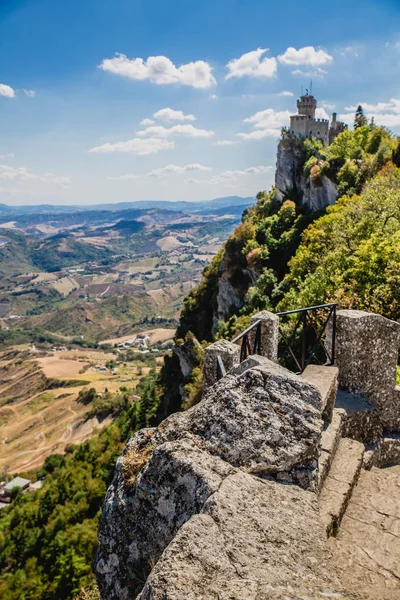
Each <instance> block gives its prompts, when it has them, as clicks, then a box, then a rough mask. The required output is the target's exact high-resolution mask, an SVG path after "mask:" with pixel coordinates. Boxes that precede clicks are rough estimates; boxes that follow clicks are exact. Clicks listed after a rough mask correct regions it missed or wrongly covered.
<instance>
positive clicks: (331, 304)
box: [274, 302, 337, 317]
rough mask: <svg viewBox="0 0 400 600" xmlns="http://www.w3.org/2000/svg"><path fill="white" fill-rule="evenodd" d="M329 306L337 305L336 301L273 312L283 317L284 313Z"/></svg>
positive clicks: (290, 313)
mask: <svg viewBox="0 0 400 600" xmlns="http://www.w3.org/2000/svg"><path fill="white" fill-rule="evenodd" d="M331 306H337V302H329V303H328V304H317V305H316V306H306V307H304V308H295V309H294V310H285V311H283V312H278V313H274V314H275V315H276V316H277V317H283V316H285V315H293V314H295V313H301V312H306V311H309V310H317V309H318V308H330V307H331Z"/></svg>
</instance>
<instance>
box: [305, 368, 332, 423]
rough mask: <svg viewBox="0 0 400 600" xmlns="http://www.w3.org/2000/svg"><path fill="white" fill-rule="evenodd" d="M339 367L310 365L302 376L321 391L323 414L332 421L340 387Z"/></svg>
mask: <svg viewBox="0 0 400 600" xmlns="http://www.w3.org/2000/svg"><path fill="white" fill-rule="evenodd" d="M338 376H339V369H338V368H337V367H324V366H321V365H308V367H306V368H305V370H304V371H303V373H302V374H301V377H302V378H303V379H306V380H307V381H309V382H310V383H312V384H313V385H315V387H316V388H317V389H318V390H319V391H320V392H321V396H322V416H323V418H324V419H327V420H328V421H330V420H331V419H332V412H333V407H334V406H335V402H336V393H337V389H338Z"/></svg>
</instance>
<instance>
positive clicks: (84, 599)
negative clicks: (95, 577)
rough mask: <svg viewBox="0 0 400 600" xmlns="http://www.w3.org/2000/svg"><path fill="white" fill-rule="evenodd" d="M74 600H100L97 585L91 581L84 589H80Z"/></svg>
mask: <svg viewBox="0 0 400 600" xmlns="http://www.w3.org/2000/svg"><path fill="white" fill-rule="evenodd" d="M74 600H100V592H99V588H98V587H97V583H96V582H95V581H93V582H92V583H90V584H89V585H87V586H86V587H83V588H81V589H80V592H79V594H78V595H77V596H76V597H75V599H74Z"/></svg>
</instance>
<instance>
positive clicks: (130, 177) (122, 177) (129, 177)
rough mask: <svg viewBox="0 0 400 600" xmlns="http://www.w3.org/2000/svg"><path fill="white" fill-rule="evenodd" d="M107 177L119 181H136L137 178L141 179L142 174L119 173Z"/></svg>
mask: <svg viewBox="0 0 400 600" xmlns="http://www.w3.org/2000/svg"><path fill="white" fill-rule="evenodd" d="M107 179H113V180H118V181H135V179H140V175H117V176H116V177H107Z"/></svg>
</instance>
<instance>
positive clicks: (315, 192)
mask: <svg viewBox="0 0 400 600" xmlns="http://www.w3.org/2000/svg"><path fill="white" fill-rule="evenodd" d="M303 164H304V158H303V152H302V148H301V140H299V139H298V138H296V137H295V136H292V135H290V134H286V135H284V136H283V137H282V139H281V140H280V142H279V145H278V152H277V163H276V172H275V187H276V190H277V194H276V195H277V198H278V200H283V199H284V198H289V199H290V200H294V199H295V198H294V197H293V195H297V194H302V202H303V204H306V205H307V206H308V207H309V208H310V209H311V210H321V209H323V208H326V207H327V206H329V205H331V204H334V203H335V202H336V200H337V197H338V192H337V187H336V185H335V184H334V183H333V181H331V180H330V179H329V178H328V177H326V175H323V176H322V177H321V178H320V179H319V181H318V183H313V181H312V180H311V178H310V177H308V178H307V179H306V178H305V177H304V175H303ZM291 196H292V197H291Z"/></svg>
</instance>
